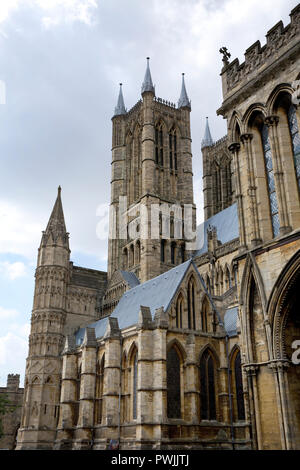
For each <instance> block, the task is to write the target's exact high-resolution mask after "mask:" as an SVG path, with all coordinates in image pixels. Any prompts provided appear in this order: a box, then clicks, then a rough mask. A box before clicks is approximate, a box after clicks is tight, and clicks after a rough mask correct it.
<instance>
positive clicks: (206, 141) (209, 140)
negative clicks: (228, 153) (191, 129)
mask: <svg viewBox="0 0 300 470" xmlns="http://www.w3.org/2000/svg"><path fill="white" fill-rule="evenodd" d="M213 143H214V141H213V140H212V137H211V133H210V129H209V124H208V117H206V126H205V132H204V137H203V139H202V142H201V149H203V148H204V147H210V146H211V145H213Z"/></svg>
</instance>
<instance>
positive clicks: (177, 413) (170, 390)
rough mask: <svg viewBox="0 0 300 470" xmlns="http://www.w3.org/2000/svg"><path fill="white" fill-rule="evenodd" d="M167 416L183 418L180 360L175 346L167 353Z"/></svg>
mask: <svg viewBox="0 0 300 470" xmlns="http://www.w3.org/2000/svg"><path fill="white" fill-rule="evenodd" d="M167 416H168V418H173V419H180V418H181V397H180V358H179V355H178V353H177V350H176V348H175V347H174V346H173V347H172V348H170V349H169V351H168V353H167Z"/></svg>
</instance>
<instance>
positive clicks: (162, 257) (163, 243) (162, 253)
mask: <svg viewBox="0 0 300 470" xmlns="http://www.w3.org/2000/svg"><path fill="white" fill-rule="evenodd" d="M165 249H166V240H161V241H160V261H161V262H162V263H164V262H165Z"/></svg>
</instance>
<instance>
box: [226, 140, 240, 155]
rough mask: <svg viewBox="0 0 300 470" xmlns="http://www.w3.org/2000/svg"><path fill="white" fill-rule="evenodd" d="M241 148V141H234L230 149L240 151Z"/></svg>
mask: <svg viewBox="0 0 300 470" xmlns="http://www.w3.org/2000/svg"><path fill="white" fill-rule="evenodd" d="M240 148H241V144H240V143H239V142H232V144H230V145H229V147H228V150H229V152H231V153H235V152H238V151H239V150H240Z"/></svg>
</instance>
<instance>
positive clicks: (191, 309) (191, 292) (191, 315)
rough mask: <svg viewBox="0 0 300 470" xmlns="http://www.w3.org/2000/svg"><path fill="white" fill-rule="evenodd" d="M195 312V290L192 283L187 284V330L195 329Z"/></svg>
mask: <svg viewBox="0 0 300 470" xmlns="http://www.w3.org/2000/svg"><path fill="white" fill-rule="evenodd" d="M195 327H196V312H195V288H194V283H193V281H190V282H189V284H188V328H189V329H192V328H193V329H195Z"/></svg>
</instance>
